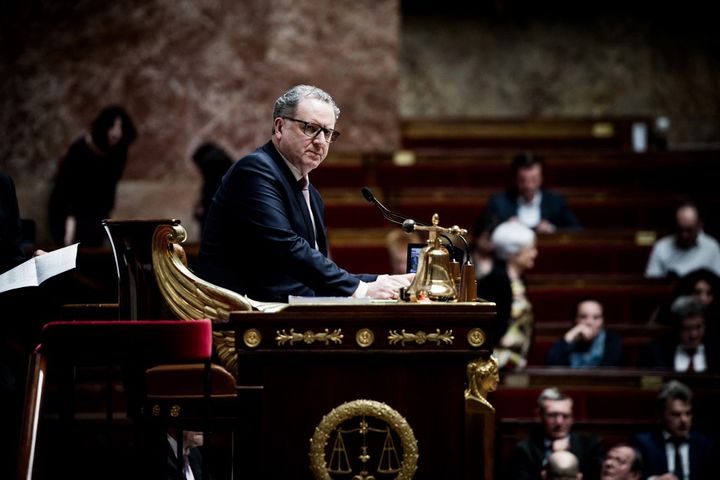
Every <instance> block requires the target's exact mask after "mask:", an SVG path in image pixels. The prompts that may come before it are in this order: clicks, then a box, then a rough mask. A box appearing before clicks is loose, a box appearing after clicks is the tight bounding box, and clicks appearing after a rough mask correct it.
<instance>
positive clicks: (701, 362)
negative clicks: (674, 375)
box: [674, 345, 707, 372]
mask: <svg viewBox="0 0 720 480" xmlns="http://www.w3.org/2000/svg"><path fill="white" fill-rule="evenodd" d="M690 360H691V357H690V355H689V354H688V352H687V350H685V348H684V347H683V346H682V345H678V346H677V347H675V365H674V367H675V368H674V369H675V371H676V372H685V371H687V369H688V366H689V365H690ZM692 362H693V371H695V372H704V371H705V370H707V360H706V359H705V345H699V346H698V347H697V350H695V353H694V354H693V356H692Z"/></svg>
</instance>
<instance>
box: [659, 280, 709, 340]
mask: <svg viewBox="0 0 720 480" xmlns="http://www.w3.org/2000/svg"><path fill="white" fill-rule="evenodd" d="M717 292H720V277H718V276H717V275H715V274H714V273H713V272H711V271H710V270H708V269H706V268H701V269H698V270H694V271H692V272H690V273H688V274H687V275H685V276H684V277H680V278H679V279H677V281H676V282H675V287H674V288H673V293H672V295H671V297H670V299H669V300H668V301H667V302H665V303H663V305H661V306H660V307H658V309H657V311H656V313H655V314H654V315H653V317H652V318H651V319H650V324H657V325H672V323H673V314H672V312H671V311H670V307H671V306H672V304H673V302H674V301H675V300H676V299H677V298H678V297H682V296H685V295H692V296H694V297H695V298H696V299H697V300H698V301H699V302H700V303H702V304H703V305H705V324H706V327H707V335H706V336H707V338H708V339H717V335H716V334H715V330H717V328H716V325H715V324H716V323H717V321H716V318H717V317H718V311H717V303H716V302H715V301H714V300H715V295H716V294H717Z"/></svg>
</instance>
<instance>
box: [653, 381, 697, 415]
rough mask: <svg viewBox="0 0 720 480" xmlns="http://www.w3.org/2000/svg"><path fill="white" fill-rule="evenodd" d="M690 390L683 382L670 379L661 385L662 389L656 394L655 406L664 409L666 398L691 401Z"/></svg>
mask: <svg viewBox="0 0 720 480" xmlns="http://www.w3.org/2000/svg"><path fill="white" fill-rule="evenodd" d="M692 397H693V394H692V390H690V388H689V387H688V386H687V385H685V384H684V383H681V382H678V381H677V380H670V381H669V382H667V383H666V384H665V385H663V388H662V390H660V393H659V394H658V396H657V406H658V408H660V411H663V410H664V409H665V405H667V402H668V400H680V401H683V402H685V403H692Z"/></svg>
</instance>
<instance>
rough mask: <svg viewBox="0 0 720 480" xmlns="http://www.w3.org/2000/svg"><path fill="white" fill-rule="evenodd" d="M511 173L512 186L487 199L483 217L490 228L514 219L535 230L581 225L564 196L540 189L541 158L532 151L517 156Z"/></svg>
mask: <svg viewBox="0 0 720 480" xmlns="http://www.w3.org/2000/svg"><path fill="white" fill-rule="evenodd" d="M512 172H513V175H514V180H515V185H514V186H513V187H511V188H510V189H508V190H507V191H505V192H500V193H496V194H494V195H492V197H490V200H489V201H488V206H487V211H486V213H485V220H486V222H487V227H488V229H489V230H492V229H493V228H495V227H496V226H497V225H498V224H500V223H502V222H505V221H507V220H517V221H519V222H520V223H522V224H523V225H525V226H527V227H530V228H532V229H534V230H536V231H537V232H538V233H553V232H555V231H557V230H558V229H573V228H575V229H577V228H580V223H579V222H578V220H577V218H575V214H573V212H572V211H571V210H570V208H569V207H568V206H567V202H566V201H565V197H563V196H562V195H560V194H558V193H556V192H552V191H550V190H547V189H544V188H542V183H543V161H542V158H540V157H538V156H536V155H533V154H531V153H526V154H520V155H517V156H516V157H515V158H514V159H513V162H512Z"/></svg>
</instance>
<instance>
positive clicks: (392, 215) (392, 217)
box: [360, 187, 424, 233]
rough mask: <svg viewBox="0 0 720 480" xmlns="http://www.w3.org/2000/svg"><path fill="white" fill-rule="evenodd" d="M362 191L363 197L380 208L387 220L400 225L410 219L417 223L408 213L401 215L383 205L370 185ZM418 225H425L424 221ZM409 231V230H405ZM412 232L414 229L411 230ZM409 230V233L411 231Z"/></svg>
mask: <svg viewBox="0 0 720 480" xmlns="http://www.w3.org/2000/svg"><path fill="white" fill-rule="evenodd" d="M360 191H361V192H362V194H363V197H365V200H367V201H368V202H370V203H372V204H374V205H375V206H376V207H377V209H378V210H380V213H381V214H382V216H383V217H384V218H385V220H387V221H389V222H392V223H396V224H398V225H404V222H406V221H408V220H410V221H412V222H413V224H415V223H416V222H415V221H414V220H412V219H411V218H408V217H407V216H406V215H400V214H399V213H396V212H393V211H391V210H389V209H388V208H387V207H385V205H383V204H382V203H381V202H380V200H378V199H377V198H375V195H373V193H372V191H371V190H370V189H369V188H368V187H363V188H361V189H360ZM417 224H418V225H424V224H422V223H417ZM403 230H405V227H404V226H403ZM405 231H406V232H408V230H405ZM409 232H412V229H411V230H410V231H409ZM409 232H408V233H409Z"/></svg>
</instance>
